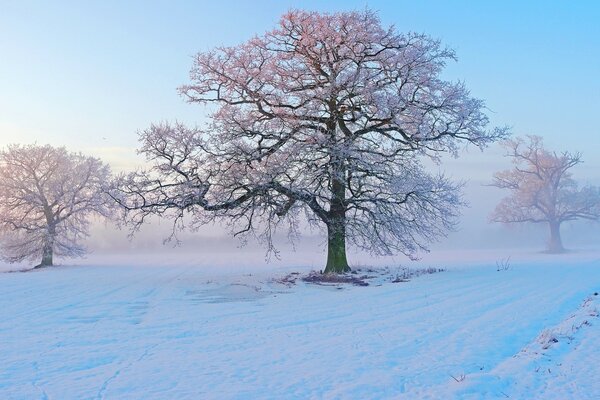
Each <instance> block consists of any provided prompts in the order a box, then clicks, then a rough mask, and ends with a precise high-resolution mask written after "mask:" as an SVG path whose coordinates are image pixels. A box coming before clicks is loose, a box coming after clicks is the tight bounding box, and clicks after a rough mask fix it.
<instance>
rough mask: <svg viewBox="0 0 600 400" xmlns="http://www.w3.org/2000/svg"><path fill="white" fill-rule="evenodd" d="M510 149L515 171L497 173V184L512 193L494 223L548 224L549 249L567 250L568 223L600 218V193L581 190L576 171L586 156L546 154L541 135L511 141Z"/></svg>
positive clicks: (553, 250) (595, 189)
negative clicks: (562, 230)
mask: <svg viewBox="0 0 600 400" xmlns="http://www.w3.org/2000/svg"><path fill="white" fill-rule="evenodd" d="M504 146H505V147H506V149H507V154H506V155H507V157H509V158H511V159H512V162H513V168H512V169H510V170H506V171H501V172H498V173H496V174H495V175H494V181H493V183H492V185H493V186H496V187H498V188H501V189H508V190H510V191H511V192H512V193H511V195H510V196H508V197H505V198H504V199H502V200H501V201H500V203H499V204H498V206H497V207H496V209H495V211H494V212H493V214H492V216H491V219H492V221H495V222H501V223H504V224H514V223H524V222H529V223H543V224H547V225H548V227H549V229H550V239H549V241H548V251H549V252H551V253H560V252H563V251H564V248H563V244H562V240H561V236H560V225H561V224H562V223H563V222H565V221H574V220H577V219H588V220H597V219H598V218H599V217H600V190H599V189H598V188H597V187H592V186H584V187H581V188H580V187H579V186H578V184H577V182H575V180H574V179H573V177H572V174H571V171H570V170H571V168H573V167H574V166H576V165H578V164H580V163H581V162H582V161H581V154H580V153H569V152H563V153H560V154H558V153H556V152H551V151H549V150H546V149H545V148H544V145H543V140H542V138H541V137H539V136H527V138H526V139H523V138H518V139H514V140H509V141H506V142H505V143H504Z"/></svg>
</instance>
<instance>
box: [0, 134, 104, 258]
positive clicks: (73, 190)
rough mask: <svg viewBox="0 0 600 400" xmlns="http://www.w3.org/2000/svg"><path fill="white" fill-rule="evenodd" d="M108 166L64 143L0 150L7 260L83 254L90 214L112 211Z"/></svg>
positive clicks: (0, 209) (0, 222) (0, 227)
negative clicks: (61, 145)
mask: <svg viewBox="0 0 600 400" xmlns="http://www.w3.org/2000/svg"><path fill="white" fill-rule="evenodd" d="M109 180H110V170H109V168H108V166H107V165H105V164H103V163H102V162H101V161H100V160H98V159H97V158H93V157H87V156H84V155H82V154H79V153H70V152H68V151H67V150H66V149H65V148H63V147H59V148H56V147H52V146H48V145H46V146H38V145H29V146H19V145H12V146H8V148H7V149H5V150H3V151H0V234H1V237H0V249H1V251H2V257H3V258H4V259H5V260H7V261H8V262H20V261H23V260H28V259H41V262H40V264H39V265H38V266H39V267H45V266H51V265H52V264H53V256H54V255H59V256H65V257H74V256H81V255H83V254H84V253H85V248H84V247H83V246H82V245H81V243H80V242H81V239H83V238H84V237H85V236H87V234H88V226H89V221H88V220H89V217H91V216H92V215H99V216H104V217H109V216H110V208H111V207H112V205H113V204H114V202H113V201H112V200H111V199H110V197H108V196H107V195H106V191H107V190H106V183H107V182H108V181H109Z"/></svg>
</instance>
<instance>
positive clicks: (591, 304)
mask: <svg viewBox="0 0 600 400" xmlns="http://www.w3.org/2000/svg"><path fill="white" fill-rule="evenodd" d="M474 254H475V253H469V254H458V253H457V252H455V253H454V254H453V255H448V256H447V259H446V262H445V261H444V254H443V253H442V254H441V255H440V256H439V257H438V258H437V259H431V260H433V261H424V262H421V264H416V265H412V266H411V267H416V266H419V265H421V266H435V267H440V268H445V269H446V270H445V271H443V272H439V273H435V274H430V275H422V276H419V277H416V278H413V279H411V280H410V281H409V282H402V283H392V282H390V281H389V279H388V278H389V277H393V276H394V274H393V272H394V271H395V269H394V268H395V267H392V268H391V271H392V274H391V275H388V277H380V278H375V279H373V280H371V285H370V286H367V287H358V286H350V285H343V286H340V287H341V288H338V287H337V286H319V285H313V284H306V283H297V284H296V285H289V286H286V285H283V284H280V283H277V282H276V281H275V280H273V278H278V277H282V276H284V275H286V274H287V273H289V272H301V273H307V272H308V271H309V270H310V268H311V266H310V265H309V266H307V267H303V268H301V267H292V266H290V265H287V266H281V265H277V264H268V265H265V264H260V263H257V264H255V265H253V266H252V265H246V264H245V263H244V262H243V260H240V265H242V264H244V267H243V268H236V267H235V264H231V265H229V266H226V265H220V266H216V265H215V266H213V267H209V266H206V264H205V262H206V259H203V261H202V260H200V261H199V260H198V259H199V258H202V257H200V256H198V255H195V256H194V255H190V254H188V255H181V256H173V257H172V258H168V257H167V258H165V256H162V257H159V256H157V255H153V254H151V253H148V254H145V255H139V256H135V257H134V256H116V255H115V256H113V257H107V256H100V255H96V256H90V257H89V258H88V259H87V260H80V261H75V262H74V264H73V265H64V266H59V267H56V268H53V269H46V270H36V271H32V272H26V273H21V272H16V273H0V399H6V400H8V399H60V400H68V399H78V400H79V399H507V398H508V399H556V400H565V399H598V398H600V379H599V378H598V377H599V376H600V346H598V343H600V318H599V317H598V310H600V296H595V295H594V293H597V292H599V291H600V254H599V253H594V252H578V253H571V254H566V255H561V256H550V255H544V254H534V253H524V252H522V253H512V254H513V257H512V259H511V261H510V267H509V268H508V269H506V270H501V271H498V270H497V269H498V268H497V266H496V263H495V261H494V260H496V259H500V257H501V252H499V253H498V254H496V255H493V254H488V255H487V256H486V255H485V254H484V256H482V255H481V254H479V255H477V254H475V255H474ZM461 260H464V261H461ZM365 262H366V261H363V262H362V263H363V264H365ZM75 264H77V265H75ZM11 268H13V267H10V266H2V269H3V270H4V271H7V270H10V269H11Z"/></svg>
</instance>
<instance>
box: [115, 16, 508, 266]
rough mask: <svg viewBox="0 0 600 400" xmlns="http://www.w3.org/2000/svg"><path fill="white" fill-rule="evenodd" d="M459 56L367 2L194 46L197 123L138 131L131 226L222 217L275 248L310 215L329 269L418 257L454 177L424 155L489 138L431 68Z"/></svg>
mask: <svg viewBox="0 0 600 400" xmlns="http://www.w3.org/2000/svg"><path fill="white" fill-rule="evenodd" d="M454 59H455V55H454V52H453V51H452V50H449V49H447V48H444V47H442V46H441V45H440V43H439V42H438V41H436V40H433V39H431V38H430V37H428V36H426V35H422V34H413V33H410V34H401V33H398V32H396V30H395V29H394V27H389V28H384V27H382V25H381V23H380V21H379V18H378V17H377V15H376V14H375V13H373V12H371V11H364V12H340V13H334V14H322V13H316V12H305V11H291V12H289V13H287V14H285V15H284V16H283V17H282V18H281V21H280V23H279V26H278V27H277V28H276V29H274V30H272V31H270V32H268V33H266V34H264V35H263V36H257V37H254V38H253V39H251V40H249V41H248V42H246V43H244V44H241V45H238V46H234V47H219V48H217V49H215V50H212V51H207V52H202V53H199V54H198V55H196V57H195V60H194V65H193V68H192V71H191V80H192V82H191V83H190V84H189V85H186V86H183V87H181V88H180V91H181V93H182V94H183V96H185V97H186V98H187V100H188V101H189V102H192V103H200V104H204V105H208V106H210V107H209V110H211V111H213V113H212V114H211V116H210V117H211V123H210V124H208V126H207V127H206V128H205V129H198V128H187V127H185V126H182V125H181V124H175V125H172V124H168V123H161V124H157V125H153V126H151V127H150V128H149V129H148V130H146V131H144V132H142V133H141V135H140V140H141V143H142V147H141V150H140V152H141V153H142V154H144V155H145V156H146V157H147V158H148V159H149V160H150V161H151V162H153V165H154V166H153V168H152V169H151V170H149V171H145V172H138V173H135V174H132V175H130V176H129V177H127V178H123V179H122V182H121V190H120V193H116V194H115V195H114V196H115V198H116V199H117V200H118V201H119V202H120V203H121V204H122V205H123V206H124V207H125V208H126V209H127V210H128V219H129V221H130V222H131V223H133V224H134V226H139V224H140V223H142V222H143V221H144V219H145V218H146V217H147V216H149V215H152V214H155V215H171V216H172V217H174V218H175V223H176V224H177V222H181V218H182V217H183V215H184V213H185V212H190V213H191V215H192V220H193V222H192V224H193V226H197V225H199V224H202V223H206V222H208V221H213V220H215V219H217V218H221V219H225V220H227V221H228V222H229V223H230V224H231V225H230V226H231V227H232V229H233V233H234V234H235V235H238V234H247V233H254V234H257V235H258V236H259V237H260V238H262V239H264V240H265V241H266V243H267V246H268V247H269V249H272V235H273V233H274V232H275V229H276V228H277V227H278V226H279V225H280V224H281V223H282V222H286V223H287V224H288V226H289V227H290V229H291V230H292V231H295V229H296V227H297V224H298V218H299V217H300V216H301V215H305V216H306V219H307V220H308V221H309V222H310V223H311V224H314V225H317V226H319V227H322V228H324V230H325V231H326V233H327V236H328V242H327V243H328V256H327V265H326V268H325V272H327V273H329V272H335V273H339V272H344V271H348V270H349V266H348V261H347V257H346V246H347V244H348V242H350V243H349V244H352V245H355V246H357V247H358V248H361V249H364V250H366V251H369V252H371V253H373V254H378V255H387V254H393V253H396V252H402V253H404V254H406V255H409V256H411V257H412V256H414V255H415V253H416V252H417V251H418V250H421V249H425V248H426V245H427V243H428V242H430V241H431V240H435V239H436V238H438V237H440V236H441V235H444V234H445V232H446V231H447V229H449V228H451V227H452V226H453V225H454V223H455V220H456V217H457V214H458V207H459V206H460V205H461V200H460V194H459V187H458V186H459V185H456V184H455V183H453V182H451V181H450V180H449V179H447V178H446V177H444V176H443V175H436V174H435V173H434V174H432V173H429V172H428V171H426V170H425V168H424V167H423V166H422V163H421V159H422V157H423V156H426V157H429V158H431V159H434V160H438V159H439V154H441V153H450V154H453V155H455V156H456V155H457V152H458V147H459V143H460V142H463V141H464V142H470V143H473V144H476V145H478V146H484V145H486V144H488V143H490V142H492V141H495V140H497V139H498V138H500V137H503V136H504V135H505V133H506V130H505V129H494V130H486V126H487V125H488V119H487V117H486V115H485V114H484V111H483V110H484V103H483V101H481V100H478V99H475V98H473V97H471V96H470V94H469V91H468V90H467V89H466V88H465V86H464V85H463V83H461V82H448V81H445V80H443V79H442V78H441V77H440V74H441V72H442V70H443V68H444V66H445V65H446V63H447V62H448V61H453V60H454Z"/></svg>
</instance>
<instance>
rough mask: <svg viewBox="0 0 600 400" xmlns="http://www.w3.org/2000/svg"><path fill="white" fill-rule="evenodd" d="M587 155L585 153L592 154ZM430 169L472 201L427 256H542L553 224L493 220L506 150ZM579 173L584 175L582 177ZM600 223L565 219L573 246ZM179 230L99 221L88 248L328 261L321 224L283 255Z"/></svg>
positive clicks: (352, 252)
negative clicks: (495, 180) (496, 177)
mask: <svg viewBox="0 0 600 400" xmlns="http://www.w3.org/2000/svg"><path fill="white" fill-rule="evenodd" d="M101 156H103V157H104V159H106V160H109V161H110V163H111V165H112V166H113V169H115V170H116V171H117V172H123V171H127V170H131V169H134V168H140V167H143V166H144V162H143V160H142V159H140V158H139V157H137V156H135V155H134V151H133V150H131V151H130V152H129V153H128V152H127V151H124V150H119V151H116V152H114V153H111V152H110V149H107V150H106V151H104V152H102V154H101ZM584 160H585V155H584ZM599 167H600V165H599V163H598V162H596V161H594V160H591V161H589V162H588V161H586V162H585V163H584V164H582V165H581V166H577V167H576V168H574V170H573V173H574V177H575V178H576V179H577V180H578V182H579V183H580V184H586V183H589V184H598V183H600V174H598V171H600V168H599ZM430 168H431V169H434V170H440V171H444V172H445V173H446V174H447V175H449V176H451V177H453V178H454V179H456V180H459V181H463V182H464V183H465V185H464V188H463V195H464V200H465V201H466V202H467V203H468V204H467V205H466V206H465V207H464V208H462V215H461V217H460V221H459V224H458V226H457V228H456V230H455V231H452V232H449V233H448V235H447V237H445V238H442V239H441V240H440V241H438V242H436V243H431V245H430V252H429V253H427V252H421V253H419V254H418V256H419V258H420V259H421V260H422V261H424V262H427V261H431V262H433V261H435V262H437V263H444V262H451V260H450V259H451V258H455V257H457V256H459V255H460V258H461V259H463V260H467V259H468V256H467V254H466V253H470V254H475V255H477V254H479V255H481V256H482V257H483V258H485V255H486V254H489V255H490V256H489V258H490V259H492V260H493V259H495V258H498V257H501V256H502V255H505V256H510V255H511V254H513V253H528V254H536V253H541V252H543V251H544V248H545V245H546V241H547V239H548V228H547V226H546V225H545V224H514V225H510V226H506V225H502V224H498V223H490V222H489V215H490V213H491V212H492V210H493V209H494V207H495V206H496V204H497V203H498V201H499V200H500V199H501V198H502V197H503V196H505V195H507V194H508V193H507V192H505V191H502V190H500V189H497V188H495V187H491V186H489V185H488V184H489V183H490V182H491V178H492V175H493V173H494V172H496V171H499V170H502V169H507V168H510V163H509V160H507V159H506V158H505V157H503V150H502V149H501V148H500V146H498V145H495V146H492V147H490V148H488V149H486V150H484V151H480V150H479V149H477V148H473V147H470V148H465V149H464V150H463V151H462V153H461V154H460V157H459V158H457V159H454V158H445V159H443V160H442V161H441V162H440V163H439V164H434V163H430ZM578 178H579V179H578ZM599 228H600V227H599V225H598V223H597V222H590V221H575V222H567V223H563V224H562V229H561V232H562V236H563V241H564V244H565V247H566V248H567V249H568V250H569V251H570V253H567V255H566V256H570V255H572V254H573V252H578V251H588V250H595V249H598V248H600V229H599ZM171 231H172V221H171V220H169V219H159V218H153V219H152V220H151V221H150V222H149V223H148V224H146V225H144V226H143V227H142V229H141V230H140V231H139V232H136V233H135V234H134V235H133V236H131V235H130V233H131V232H130V230H129V228H128V227H122V228H121V229H119V228H117V227H116V225H115V224H114V223H111V222H100V221H94V222H93V224H92V230H91V235H90V238H89V239H88V240H87V246H88V248H89V250H90V252H91V255H90V257H91V258H92V259H93V257H94V256H100V255H107V254H116V255H119V256H124V255H127V254H130V255H132V256H137V255H139V254H147V255H152V254H154V255H157V256H158V255H159V254H162V255H164V256H167V257H169V256H171V257H175V256H177V255H184V256H185V257H187V258H189V259H196V260H197V261H198V263H200V264H203V265H209V264H210V265H222V266H227V265H232V264H237V265H241V266H243V265H256V264H268V265H271V266H279V265H287V266H290V265H292V266H294V265H302V266H308V267H314V268H317V269H318V268H319V267H322V265H324V263H325V260H326V256H327V254H326V247H325V244H326V241H325V239H326V238H325V236H324V234H323V232H320V231H319V230H318V229H312V230H310V229H308V228H303V229H302V230H301V237H300V238H299V239H298V240H297V241H296V242H295V243H293V244H292V243H290V242H289V240H288V238H287V235H286V232H285V231H284V230H282V231H280V232H279V234H278V235H277V236H276V239H275V244H276V246H277V250H278V251H279V254H277V255H275V254H271V255H268V254H267V252H266V249H265V248H264V247H263V246H262V245H261V244H260V243H259V242H258V241H257V240H256V239H254V238H253V237H249V238H248V240H247V242H246V243H242V242H241V241H240V240H239V239H237V238H234V237H232V236H231V234H230V232H229V231H228V230H227V228H226V227H224V226H222V225H221V224H219V223H214V224H210V225H206V226H203V227H201V228H200V229H199V230H197V231H193V232H192V231H190V230H187V229H186V230H183V231H180V232H178V233H177V239H178V241H177V240H170V241H169V240H166V239H168V238H169V236H170V234H171ZM348 250H349V262H350V263H351V264H353V265H368V264H374V265H375V264H376V265H392V264H393V265H396V264H405V263H411V260H410V259H409V258H408V257H407V256H405V255H402V254H398V255H395V256H391V257H375V258H374V257H373V256H371V255H369V254H367V253H365V252H361V251H357V250H356V249H353V248H352V247H349V249H348Z"/></svg>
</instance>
